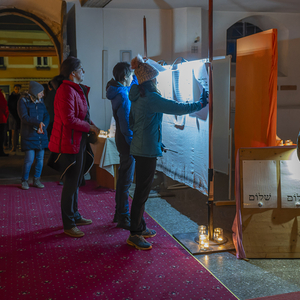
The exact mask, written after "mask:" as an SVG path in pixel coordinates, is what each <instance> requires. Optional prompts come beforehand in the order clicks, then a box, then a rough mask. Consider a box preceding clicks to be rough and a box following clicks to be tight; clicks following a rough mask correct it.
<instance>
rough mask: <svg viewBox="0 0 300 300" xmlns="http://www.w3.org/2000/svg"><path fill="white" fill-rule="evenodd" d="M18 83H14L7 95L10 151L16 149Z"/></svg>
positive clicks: (19, 86) (19, 121) (18, 129)
mask: <svg viewBox="0 0 300 300" xmlns="http://www.w3.org/2000/svg"><path fill="white" fill-rule="evenodd" d="M20 88H21V85H20V84H15V86H14V90H13V92H12V93H11V94H10V95H9V97H8V100H7V105H8V109H9V118H8V128H9V130H10V131H11V143H12V148H11V151H10V152H15V151H17V146H18V140H19V132H20V127H21V120H20V118H19V115H18V101H19V99H20Z"/></svg>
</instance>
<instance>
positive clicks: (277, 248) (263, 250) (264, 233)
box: [239, 146, 300, 258]
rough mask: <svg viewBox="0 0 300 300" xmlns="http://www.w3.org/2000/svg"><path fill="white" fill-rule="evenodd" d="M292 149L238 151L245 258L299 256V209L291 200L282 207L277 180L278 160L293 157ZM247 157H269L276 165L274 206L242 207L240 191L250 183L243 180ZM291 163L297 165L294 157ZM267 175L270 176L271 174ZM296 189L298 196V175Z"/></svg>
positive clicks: (299, 188) (278, 172) (266, 158)
mask: <svg viewBox="0 0 300 300" xmlns="http://www.w3.org/2000/svg"><path fill="white" fill-rule="evenodd" d="M295 151H296V149H295V147H293V146H292V147H274V148H247V149H246V148H245V149H240V150H239V164H240V187H241V191H240V192H241V194H240V195H241V199H240V201H241V203H240V204H241V219H242V243H243V247H244V250H245V253H246V257H247V258H300V227H299V224H300V208H298V207H297V205H295V204H294V203H292V204H293V207H291V208H283V207H282V206H284V205H283V201H282V199H281V182H280V178H281V177H280V172H281V170H280V167H281V166H280V164H282V162H281V163H280V161H285V160H291V159H295V157H296V152H295ZM246 160H252V161H253V160H260V161H263V160H268V161H272V163H274V164H276V169H275V170H276V171H275V173H276V174H275V176H276V185H277V186H276V189H277V195H276V196H277V201H276V202H277V203H275V205H276V207H273V208H264V206H262V207H259V206H258V205H257V208H256V207H252V208H246V207H244V199H243V197H244V195H243V191H244V189H246V187H247V184H248V185H249V182H246V181H244V178H243V176H244V175H243V165H245V164H244V163H243V161H246ZM293 164H296V167H298V166H297V164H298V161H297V160H295V162H294V163H293ZM269 175H270V176H272V174H269ZM257 176H259V174H257ZM248 181H249V180H248ZM250 181H251V180H250ZM262 182H263V181H262ZM294 186H295V184H294ZM295 188H296V189H297V188H298V190H299V196H300V178H299V184H298V186H296V187H295ZM282 189H283V188H282ZM254 193H255V191H254V192H253V194H254ZM247 195H248V194H247ZM293 195H294V196H295V195H298V194H297V193H296V194H295V193H294V194H293ZM245 198H246V196H245ZM295 198H296V196H295ZM246 200H247V199H245V201H246ZM295 201H296V200H295Z"/></svg>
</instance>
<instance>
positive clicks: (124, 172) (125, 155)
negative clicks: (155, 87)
mask: <svg viewBox="0 0 300 300" xmlns="http://www.w3.org/2000/svg"><path fill="white" fill-rule="evenodd" d="M132 73H133V72H132V70H131V68H130V64H129V63H127V62H119V63H117V64H116V65H115V66H114V69H113V75H114V78H113V79H111V80H110V81H109V82H108V83H107V86H106V97H107V99H109V100H111V105H112V110H113V116H114V118H115V120H116V134H115V141H116V146H117V149H118V152H119V155H120V167H119V172H118V180H117V187H116V196H115V201H116V209H115V216H114V222H118V224H117V227H120V228H124V229H128V230H129V229H130V214H129V202H128V196H129V188H130V185H131V183H132V181H133V175H134V165H135V161H134V158H133V156H132V155H130V143H131V140H132V131H131V129H130V128H129V112H130V106H131V102H130V100H129V98H128V93H129V90H130V88H131V85H132V84H137V78H136V76H135V75H133V74H132Z"/></svg>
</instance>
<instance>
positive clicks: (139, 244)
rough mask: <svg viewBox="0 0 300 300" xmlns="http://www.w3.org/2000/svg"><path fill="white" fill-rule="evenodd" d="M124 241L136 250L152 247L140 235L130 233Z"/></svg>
mask: <svg viewBox="0 0 300 300" xmlns="http://www.w3.org/2000/svg"><path fill="white" fill-rule="evenodd" d="M126 242H127V244H128V245H130V246H133V247H135V248H136V249H138V250H150V249H152V245H151V244H150V243H148V242H147V241H146V240H145V239H144V237H143V236H141V235H130V236H129V238H128V239H127V241H126Z"/></svg>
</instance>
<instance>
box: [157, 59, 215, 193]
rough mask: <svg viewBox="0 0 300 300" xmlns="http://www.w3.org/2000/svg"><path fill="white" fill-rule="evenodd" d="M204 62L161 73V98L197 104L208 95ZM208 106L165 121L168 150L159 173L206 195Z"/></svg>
mask: <svg viewBox="0 0 300 300" xmlns="http://www.w3.org/2000/svg"><path fill="white" fill-rule="evenodd" d="M205 61H206V60H203V61H192V62H185V63H182V64H178V65H176V69H174V70H172V68H171V67H170V66H167V67H166V70H165V71H163V72H161V73H160V75H159V77H158V78H157V81H158V89H159V90H160V92H161V93H162V96H163V97H165V98H168V99H174V100H176V101H178V102H187V101H188V102H195V101H198V100H199V98H200V95H201V93H202V89H203V87H204V88H205V89H206V90H207V91H208V86H209V85H208V74H207V69H206V66H205ZM208 112H209V111H208V106H206V107H205V108H204V109H202V110H201V111H199V112H195V113H193V114H190V115H184V116H176V115H166V114H164V117H163V124H162V136H163V143H164V144H165V146H166V148H167V149H170V150H169V151H167V152H166V153H164V154H163V157H162V158H159V159H158V162H157V170H158V171H161V172H163V173H165V174H166V175H167V176H169V177H170V178H172V179H174V180H177V181H179V182H182V183H184V184H186V185H188V186H190V187H192V188H195V189H197V190H199V191H200V192H202V193H203V194H205V195H207V190H208V175H207V170H208V155H209V153H208V152H209V151H208V150H209V147H208V146H209V145H208V140H209V122H208Z"/></svg>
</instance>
